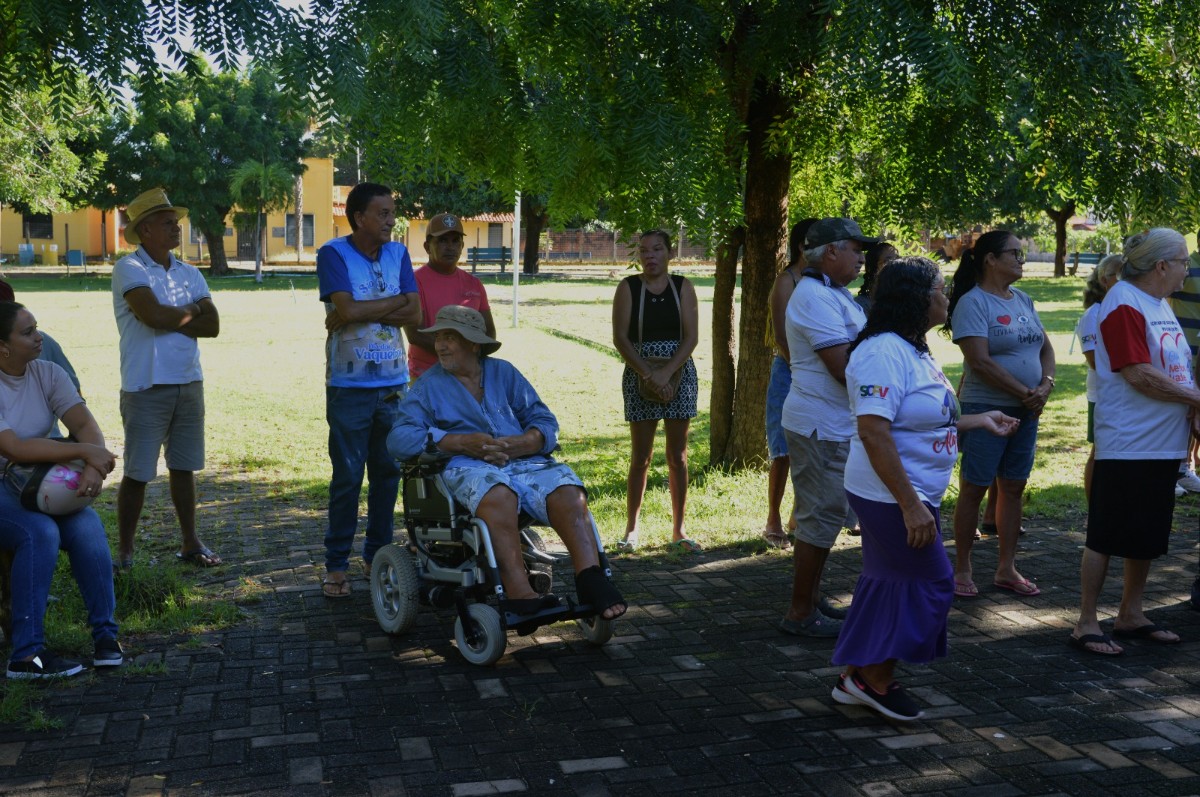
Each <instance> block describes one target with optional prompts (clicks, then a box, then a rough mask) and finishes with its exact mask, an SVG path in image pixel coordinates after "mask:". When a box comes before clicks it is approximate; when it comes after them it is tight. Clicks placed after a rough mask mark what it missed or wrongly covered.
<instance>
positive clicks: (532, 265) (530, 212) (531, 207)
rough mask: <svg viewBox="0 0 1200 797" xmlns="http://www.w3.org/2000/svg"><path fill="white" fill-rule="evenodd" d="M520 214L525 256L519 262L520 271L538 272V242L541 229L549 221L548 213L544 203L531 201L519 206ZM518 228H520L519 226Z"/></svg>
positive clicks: (526, 272) (527, 272) (544, 227)
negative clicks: (522, 225) (523, 231)
mask: <svg viewBox="0 0 1200 797" xmlns="http://www.w3.org/2000/svg"><path fill="white" fill-rule="evenodd" d="M521 215H522V216H523V217H524V219H525V256H524V258H523V262H522V263H521V272H522V273H524V274H536V273H538V254H539V249H538V242H539V241H540V240H541V237H542V230H544V229H546V224H547V223H549V221H550V214H549V213H547V212H546V206H545V205H539V204H534V203H532V202H531V203H530V204H528V205H522V206H521ZM518 229H520V227H519V226H518Z"/></svg>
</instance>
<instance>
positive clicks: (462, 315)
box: [420, 304, 500, 354]
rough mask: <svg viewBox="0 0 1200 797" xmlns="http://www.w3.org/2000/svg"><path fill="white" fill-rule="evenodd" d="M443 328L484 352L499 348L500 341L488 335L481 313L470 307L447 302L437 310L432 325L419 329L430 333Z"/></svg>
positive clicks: (488, 352)
mask: <svg viewBox="0 0 1200 797" xmlns="http://www.w3.org/2000/svg"><path fill="white" fill-rule="evenodd" d="M444 329H452V330H454V331H455V332H457V333H458V334H460V335H462V336H463V337H464V338H466V339H467V340H469V341H471V342H472V343H478V344H479V345H480V351H482V352H483V353H484V354H491V353H492V352H494V351H495V350H496V349H498V348H500V341H498V340H496V339H495V338H489V337H488V335H487V325H486V324H485V323H484V321H483V315H482V314H480V312H479V311H478V310H474V309H472V308H470V307H461V306H459V305H457V304H448V305H446V306H445V307H443V308H442V309H441V310H438V312H437V317H436V318H435V319H434V320H433V326H431V327H426V328H425V329H422V330H420V331H421V332H425V333H428V334H430V335H432V334H434V333H435V332H441V331H442V330H444Z"/></svg>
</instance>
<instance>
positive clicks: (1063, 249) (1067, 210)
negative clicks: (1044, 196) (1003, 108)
mask: <svg viewBox="0 0 1200 797" xmlns="http://www.w3.org/2000/svg"><path fill="white" fill-rule="evenodd" d="M1046 215H1047V216H1049V217H1050V218H1051V219H1053V220H1054V276H1056V277H1065V276H1067V222H1068V221H1070V220H1071V217H1072V216H1074V215H1075V201H1074V200H1071V201H1070V202H1067V204H1065V205H1063V206H1062V209H1061V210H1055V209H1054V208H1046Z"/></svg>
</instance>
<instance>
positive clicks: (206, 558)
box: [175, 545, 222, 567]
mask: <svg viewBox="0 0 1200 797" xmlns="http://www.w3.org/2000/svg"><path fill="white" fill-rule="evenodd" d="M175 558H176V559H178V560H179V561H181V562H187V563H188V564H190V565H195V566H196V567H216V566H217V565H219V564H221V563H222V562H221V557H219V556H217V555H216V554H215V553H213V552H212V551H210V550H209V549H208V546H207V545H203V546H201V547H199V548H197V549H196V550H194V551H179V552H178V553H176V554H175Z"/></svg>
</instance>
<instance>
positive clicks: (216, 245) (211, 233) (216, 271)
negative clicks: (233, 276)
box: [200, 221, 229, 277]
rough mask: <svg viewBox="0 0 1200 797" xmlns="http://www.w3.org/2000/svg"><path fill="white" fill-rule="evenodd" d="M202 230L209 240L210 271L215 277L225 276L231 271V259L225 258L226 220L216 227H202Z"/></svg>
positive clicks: (205, 237)
mask: <svg viewBox="0 0 1200 797" xmlns="http://www.w3.org/2000/svg"><path fill="white" fill-rule="evenodd" d="M200 232H201V233H203V234H204V240H205V241H207V242H208V264H209V269H208V273H209V274H210V275H211V276H214V277H223V276H225V275H226V274H228V273H229V261H228V260H226V259H225V223H224V221H222V222H221V223H220V224H218V225H217V226H215V227H208V226H205V227H201V228H200Z"/></svg>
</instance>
